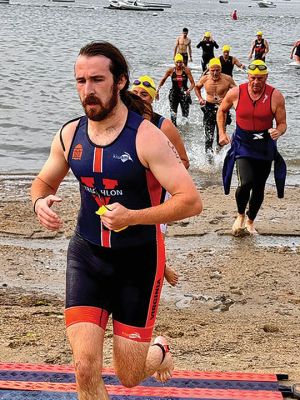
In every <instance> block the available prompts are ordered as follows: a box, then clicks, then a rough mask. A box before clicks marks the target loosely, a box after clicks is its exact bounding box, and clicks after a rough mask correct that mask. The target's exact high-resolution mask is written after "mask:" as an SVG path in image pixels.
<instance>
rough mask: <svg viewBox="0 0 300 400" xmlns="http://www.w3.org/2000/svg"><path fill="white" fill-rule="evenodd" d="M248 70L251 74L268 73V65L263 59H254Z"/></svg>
mask: <svg viewBox="0 0 300 400" xmlns="http://www.w3.org/2000/svg"><path fill="white" fill-rule="evenodd" d="M247 72H248V74H250V75H267V73H268V67H267V65H266V64H265V63H264V61H263V60H254V61H252V62H251V64H250V65H249V66H248V71H247Z"/></svg>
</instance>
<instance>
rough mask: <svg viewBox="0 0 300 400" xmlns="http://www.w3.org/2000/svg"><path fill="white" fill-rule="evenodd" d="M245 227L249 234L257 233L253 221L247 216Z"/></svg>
mask: <svg viewBox="0 0 300 400" xmlns="http://www.w3.org/2000/svg"><path fill="white" fill-rule="evenodd" d="M245 228H246V229H247V231H248V232H249V233H250V235H258V232H257V230H256V229H255V228H254V221H252V220H251V219H249V218H247V220H246V222H245Z"/></svg>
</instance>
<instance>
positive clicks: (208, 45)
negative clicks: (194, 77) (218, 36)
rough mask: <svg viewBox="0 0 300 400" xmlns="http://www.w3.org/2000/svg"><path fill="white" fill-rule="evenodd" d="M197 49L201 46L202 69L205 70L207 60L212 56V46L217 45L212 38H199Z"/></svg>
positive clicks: (217, 46)
mask: <svg viewBox="0 0 300 400" xmlns="http://www.w3.org/2000/svg"><path fill="white" fill-rule="evenodd" d="M196 47H197V49H199V48H200V47H201V49H202V51H203V52H202V63H201V64H202V71H205V70H206V66H207V64H208V63H209V60H211V59H212V58H214V48H216V49H218V48H219V45H218V44H217V42H215V41H214V40H201V42H199V43H198V44H197V46H196Z"/></svg>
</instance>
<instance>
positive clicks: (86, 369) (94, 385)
mask: <svg viewBox="0 0 300 400" xmlns="http://www.w3.org/2000/svg"><path fill="white" fill-rule="evenodd" d="M67 335H68V339H69V342H70V345H71V348H72V351H73V359H74V366H75V375H76V383H77V392H78V398H79V400H108V399H109V396H108V393H107V390H106V388H105V385H104V382H103V379H102V377H101V371H102V359H103V342H104V330H103V329H102V328H100V327H99V326H98V325H95V324H92V323H89V322H81V323H78V324H74V325H71V326H69V327H68V328H67Z"/></svg>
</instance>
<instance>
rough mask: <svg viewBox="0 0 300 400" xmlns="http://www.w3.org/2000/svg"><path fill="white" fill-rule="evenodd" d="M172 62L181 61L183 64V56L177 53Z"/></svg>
mask: <svg viewBox="0 0 300 400" xmlns="http://www.w3.org/2000/svg"><path fill="white" fill-rule="evenodd" d="M174 61H175V62H177V61H182V62H183V56H182V54H179V53H177V54H176V56H175V57H174Z"/></svg>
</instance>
